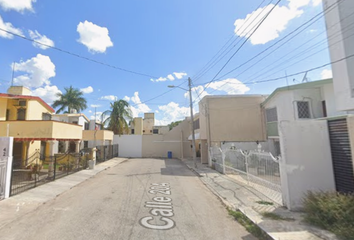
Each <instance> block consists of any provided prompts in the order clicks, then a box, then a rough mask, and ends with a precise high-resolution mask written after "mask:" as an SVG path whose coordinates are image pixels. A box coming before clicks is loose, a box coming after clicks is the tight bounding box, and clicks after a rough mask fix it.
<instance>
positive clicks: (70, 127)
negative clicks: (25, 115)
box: [0, 121, 82, 139]
mask: <svg viewBox="0 0 354 240" xmlns="http://www.w3.org/2000/svg"><path fill="white" fill-rule="evenodd" d="M7 124H9V130H10V131H9V133H10V134H9V135H10V137H14V138H59V139H82V127H81V126H79V125H74V124H67V123H63V122H54V121H3V122H0V136H6V129H7Z"/></svg>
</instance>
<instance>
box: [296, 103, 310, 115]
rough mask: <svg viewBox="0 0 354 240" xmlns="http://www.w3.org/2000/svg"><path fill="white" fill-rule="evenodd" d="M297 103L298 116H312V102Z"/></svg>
mask: <svg viewBox="0 0 354 240" xmlns="http://www.w3.org/2000/svg"><path fill="white" fill-rule="evenodd" d="M296 104H297V116H298V118H302V119H303V118H311V113H310V104H309V102H307V101H298V102H296Z"/></svg>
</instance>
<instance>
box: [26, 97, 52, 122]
mask: <svg viewBox="0 0 354 240" xmlns="http://www.w3.org/2000/svg"><path fill="white" fill-rule="evenodd" d="M43 113H50V112H49V111H48V110H47V109H46V108H45V107H44V106H43V105H42V104H40V103H39V102H38V101H36V100H27V112H26V120H42V114H43Z"/></svg>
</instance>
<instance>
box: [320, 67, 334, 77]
mask: <svg viewBox="0 0 354 240" xmlns="http://www.w3.org/2000/svg"><path fill="white" fill-rule="evenodd" d="M321 78H322V79H328V78H333V74H332V70H330V69H325V70H323V71H322V72H321Z"/></svg>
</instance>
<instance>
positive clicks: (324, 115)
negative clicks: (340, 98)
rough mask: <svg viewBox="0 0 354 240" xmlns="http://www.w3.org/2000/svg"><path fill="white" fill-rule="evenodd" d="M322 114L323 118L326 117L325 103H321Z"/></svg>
mask: <svg viewBox="0 0 354 240" xmlns="http://www.w3.org/2000/svg"><path fill="white" fill-rule="evenodd" d="M322 112H323V117H327V107H326V101H322Z"/></svg>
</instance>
